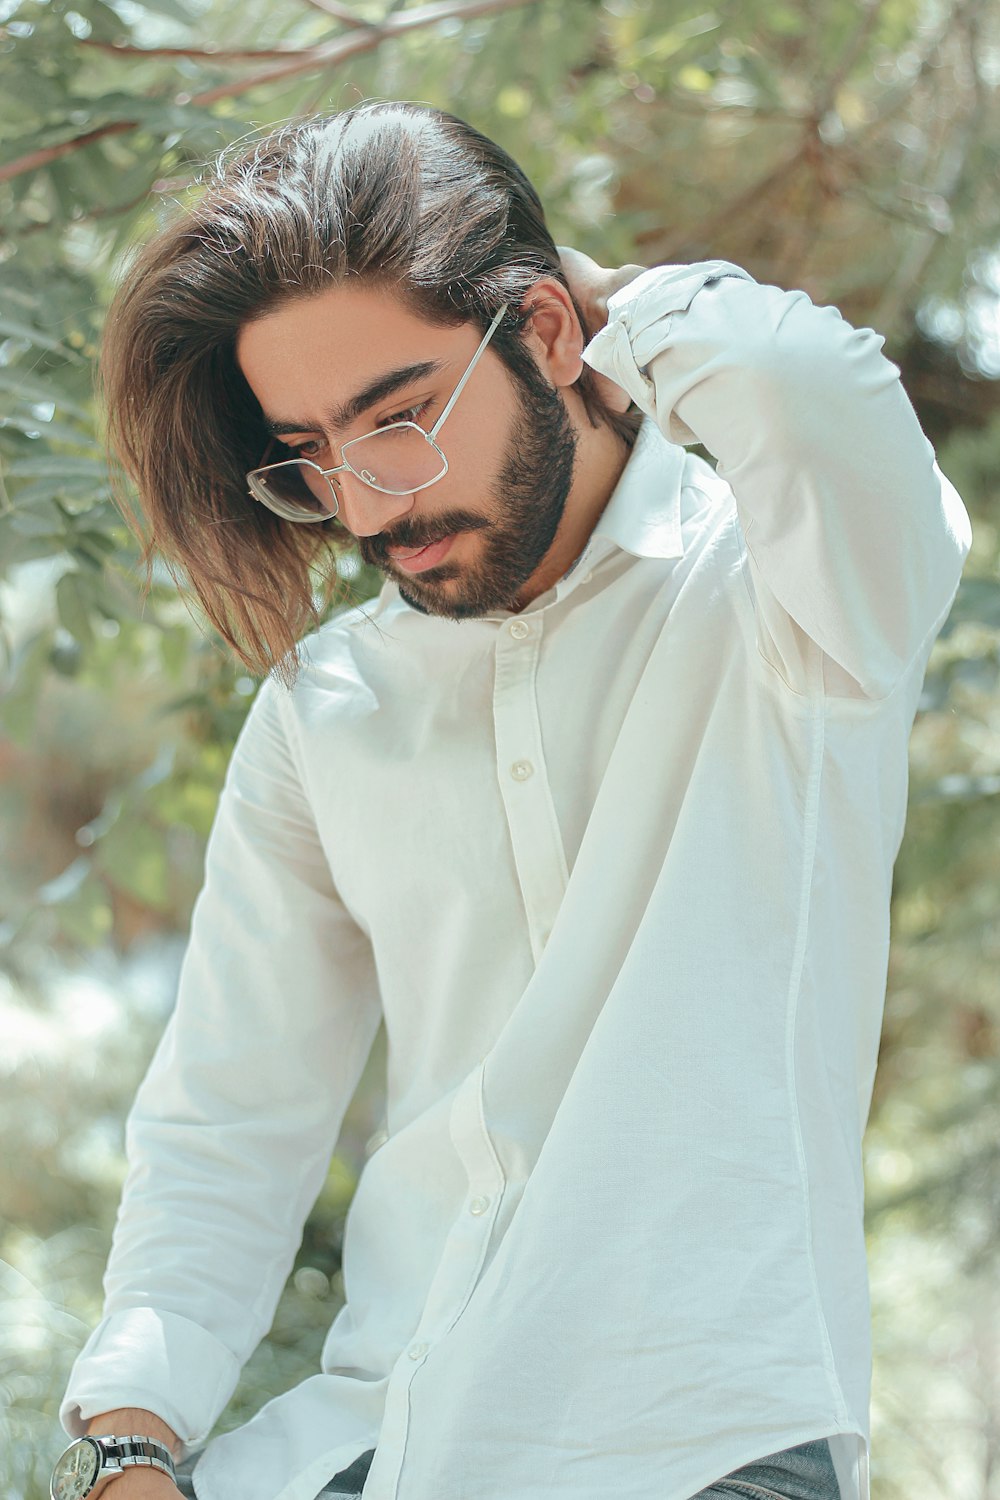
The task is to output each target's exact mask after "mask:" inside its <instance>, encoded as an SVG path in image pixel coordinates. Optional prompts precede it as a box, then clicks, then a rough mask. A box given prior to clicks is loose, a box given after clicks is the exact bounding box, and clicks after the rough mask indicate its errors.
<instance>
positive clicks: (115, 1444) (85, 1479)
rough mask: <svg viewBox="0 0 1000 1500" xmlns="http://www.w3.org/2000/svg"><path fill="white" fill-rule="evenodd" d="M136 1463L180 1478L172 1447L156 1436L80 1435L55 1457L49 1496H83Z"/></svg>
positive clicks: (67, 1499) (59, 1499) (78, 1499)
mask: <svg viewBox="0 0 1000 1500" xmlns="http://www.w3.org/2000/svg"><path fill="white" fill-rule="evenodd" d="M136 1466H141V1467H144V1468H147V1469H150V1468H151V1469H162V1471H163V1473H164V1474H169V1475H170V1478H171V1479H174V1480H176V1478H177V1474H176V1471H175V1470H174V1461H173V1458H172V1457H171V1456H170V1449H169V1448H165V1447H164V1446H163V1444H162V1443H157V1442H155V1441H154V1439H153V1438H149V1437H142V1436H140V1435H133V1436H132V1437H113V1436H111V1435H110V1434H105V1433H101V1434H97V1435H95V1436H94V1437H82V1438H77V1439H76V1441H75V1442H73V1443H70V1445H69V1447H68V1448H67V1449H66V1451H65V1453H63V1454H62V1455H61V1456H60V1457H59V1458H58V1459H57V1460H56V1466H55V1468H54V1469H53V1470H52V1483H51V1485H50V1486H49V1495H50V1500H84V1497H85V1496H86V1495H90V1494H92V1493H93V1491H94V1489H95V1488H96V1486H97V1485H98V1483H99V1482H100V1481H101V1480H102V1479H110V1478H112V1477H116V1476H117V1475H119V1474H124V1472H125V1470H126V1469H131V1468H133V1467H136Z"/></svg>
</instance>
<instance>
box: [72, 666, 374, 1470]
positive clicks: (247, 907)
mask: <svg viewBox="0 0 1000 1500" xmlns="http://www.w3.org/2000/svg"><path fill="white" fill-rule="evenodd" d="M285 696H286V695H285V692H284V689H282V688H281V687H280V686H278V685H277V684H276V683H274V682H273V681H268V682H266V683H265V684H264V686H263V687H262V689H261V691H260V693H259V695H258V697H257V700H256V702H255V704H254V706H253V708H252V710H251V713H250V715H249V717H248V720H247V723H246V726H245V728H244V730H243V733H242V735H241V737H240V740H239V742H238V744H237V747H236V750H235V752H234V754H233V758H232V760H231V763H230V767H229V771H228V774H227V778H226V783H225V787H224V790H223V793H222V797H221V800H220V804H219V809H218V813H217V816H216V820H215V824H214V827H213V831H212V835H211V838H210V840H209V845H208V851H207V857H206V877H205V884H204V887H203V889H202V892H201V894H200V896H199V898H198V901H197V903H196V905H195V910H194V915H193V918H192V926H191V938H190V943H189V946H188V950H187V953H186V956H185V960H184V964H183V967H182V971H181V978H180V986H179V991H178V998H177V1004H176V1007H175V1009H174V1013H173V1015H172V1017H171V1019H170V1021H169V1023H168V1025H167V1028H166V1031H165V1033H164V1036H163V1038H162V1040H161V1042H160V1045H159V1047H158V1049H157V1051H156V1053H155V1055H154V1057H153V1060H152V1063H151V1064H150V1067H149V1070H148V1072H147V1074H146V1077H145V1079H144V1081H143V1083H142V1085H141V1087H140V1089H139V1091H138V1094H137V1096H136V1099H135V1103H134V1105H133V1107H132V1110H131V1113H130V1115H129V1118H128V1123H127V1127H126V1146H127V1154H128V1174H127V1178H126V1182H125V1187H124V1190H123V1195H122V1200H121V1204H120V1208H119V1213H118V1220H117V1224H116V1227H115V1233H114V1239H113V1244H112V1249H111V1255H110V1259H109V1262H108V1267H107V1272H106V1275H105V1293H106V1302H105V1308H104V1317H103V1320H102V1321H101V1323H100V1324H99V1326H98V1327H97V1328H96V1329H95V1330H94V1332H93V1334H92V1335H91V1337H90V1339H89V1341H88V1342H87V1344H86V1346H85V1347H84V1349H83V1351H82V1352H81V1354H80V1356H79V1358H78V1359H77V1361H76V1364H75V1366H74V1368H73V1371H72V1373H71V1376H70V1380H69V1384H68V1388H67V1391H66V1394H65V1397H64V1400H63V1403H62V1406H61V1410H60V1417H61V1420H62V1422H63V1425H64V1427H65V1428H66V1430H67V1431H68V1432H69V1433H71V1434H73V1435H78V1434H79V1433H81V1432H82V1431H83V1430H84V1428H85V1425H86V1422H87V1421H88V1420H89V1419H90V1418H91V1417H93V1416H95V1415H97V1414H98V1413H100V1412H102V1411H106V1410H110V1409H114V1408H118V1407H126V1406H135V1407H142V1408H145V1409H147V1410H150V1411H153V1412H155V1413H156V1414H157V1415H158V1416H160V1417H162V1418H163V1420H164V1421H166V1422H168V1423H169V1424H170V1426H171V1427H172V1428H173V1429H174V1430H175V1431H176V1432H177V1434H178V1436H179V1437H180V1438H181V1439H182V1440H183V1441H184V1442H185V1444H186V1445H188V1446H190V1445H192V1444H194V1443H197V1442H200V1441H201V1440H202V1439H203V1438H204V1437H205V1436H206V1435H207V1433H208V1432H209V1431H210V1429H211V1428H212V1426H213V1424H214V1423H215V1421H216V1419H217V1417H218V1415H219V1413H220V1412H221V1410H222V1409H223V1407H224V1406H225V1404H226V1402H227V1401H228V1399H229V1397H230V1395H231V1394H232V1391H233V1389H234V1387H235V1384H236V1380H237V1378H238V1375H239V1371H240V1368H241V1366H242V1365H243V1363H244V1362H245V1361H246V1359H247V1358H248V1357H249V1355H250V1354H251V1353H252V1351H253V1349H254V1348H255V1346H256V1345H257V1343H258V1342H259V1341H260V1339H261V1337H262V1336H263V1334H264V1333H265V1332H266V1330H267V1328H268V1327H269V1325H270V1321H271V1318H272V1316H273V1313H274V1308H275V1306H276V1303H277V1299H278V1297H279V1295H280V1293H281V1289H282V1287H283V1285H284V1282H285V1279H286V1278H287V1275H288V1272H289V1270H290V1268H291V1264H292V1261H293V1258H294V1255H295V1251H296V1249H297V1247H298V1244H299V1241H300V1239H301V1234H302V1226H303V1223H304V1220H305V1217H306V1215H307V1213H308V1212H309V1209H310V1207H311V1206H312V1204H313V1202H314V1201H315V1198H316V1195H317V1193H318V1192H319V1189H320V1187H321V1185H322V1182H323V1178H324V1175H325V1172H326V1170H327V1167H328V1164H329V1159H330V1155H331V1152H332V1150H333V1148H334V1146H335V1144H336V1139H337V1136H338V1134H339V1131H340V1127H341V1124H342V1121H343V1116H344V1112H345V1110H346V1107H347V1105H348V1103H349V1101H350V1098H351V1096H352V1094H353V1092H354V1089H355V1087H356V1086H357V1083H358V1080H359V1078H360V1076H361V1072H362V1070H363V1068H364V1064H365V1061H366V1059H367V1056H368V1054H369V1051H370V1049H371V1044H372V1041H373V1039H374V1036H375V1032H376V1030H377V1028H378V1024H379V1020H380V1017H381V1006H380V1001H379V994H378V986H377V981H376V977H375V971H374V963H373V959H372V954H371V946H370V943H369V941H368V939H367V937H366V936H365V935H364V934H363V933H362V932H361V931H360V929H359V928H358V927H357V925H356V924H355V923H354V921H353V920H352V919H351V918H350V916H349V915H348V913H347V912H346V910H345V908H344V906H343V904H342V903H341V902H340V900H339V899H338V896H337V893H336V891H335V889H334V887H333V883H332V880H331V876H330V871H329V867H328V863H327V860H326V858H325V857H324V854H323V850H322V847H321V843H320V839H319V836H318V832H317V829H316V826H315V823H314V820H313V816H312V812H311V809H310V807H309V805H308V802H307V799H306V797H305V795H304V793H303V790H302V786H301V782H300V778H299V775H298V772H297V769H296V746H295V743H294V738H293V736H292V734H291V733H290V732H287V731H286V725H285V713H284V711H283V702H282V700H283V698H285Z"/></svg>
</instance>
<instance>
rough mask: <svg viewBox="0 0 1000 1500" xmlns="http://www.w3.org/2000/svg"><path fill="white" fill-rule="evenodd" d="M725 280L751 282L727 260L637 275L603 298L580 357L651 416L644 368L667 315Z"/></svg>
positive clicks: (663, 337) (663, 333)
mask: <svg viewBox="0 0 1000 1500" xmlns="http://www.w3.org/2000/svg"><path fill="white" fill-rule="evenodd" d="M730 276H731V277H735V278H736V279H737V280H739V281H753V277H752V276H751V275H750V274H749V272H747V271H743V270H741V269H740V267H739V266H734V265H732V264H731V263H730V262H729V261H727V260H703V261H698V262H696V263H695V264H694V265H690V266H653V268H652V269H651V270H649V271H643V273H642V275H641V276H637V277H636V278H635V280H634V281H630V282H628V283H627V284H626V285H625V286H623V287H622V288H621V289H620V291H617V292H615V293H613V294H612V296H610V297H609V298H608V321H607V322H606V323H605V325H604V327H603V328H601V329H600V330H599V331H598V332H597V333H596V334H595V335H594V337H593V338H592V339H591V341H590V343H589V344H588V345H587V347H586V348H585V349H584V351H583V358H584V359H585V360H586V362H587V364H588V365H590V366H591V368H592V369H594V370H596V371H597V372H598V374H599V375H606V376H607V377H608V378H609V379H610V380H613V381H614V382H615V385H619V386H621V388H622V390H623V391H626V392H627V393H628V395H630V396H631V398H632V400H633V401H634V402H635V404H636V405H637V406H638V407H639V408H640V409H641V410H642V411H644V412H645V413H646V415H647V416H654V415H655V411H656V398H655V393H654V390H653V382H652V380H651V379H650V378H649V375H648V374H647V370H648V368H649V365H650V363H651V362H652V360H653V359H655V357H656V355H657V354H659V353H660V352H661V350H662V349H663V348H664V346H665V344H666V341H667V335H668V333H669V331H670V319H671V316H672V314H674V313H678V312H686V311H687V309H688V308H689V307H690V305H691V303H692V302H693V301H694V298H695V296H696V295H697V293H698V292H700V291H701V289H702V287H703V286H707V285H708V284H709V283H710V282H712V281H722V280H723V279H725V278H726V277H730Z"/></svg>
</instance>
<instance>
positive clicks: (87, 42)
mask: <svg viewBox="0 0 1000 1500" xmlns="http://www.w3.org/2000/svg"><path fill="white" fill-rule="evenodd" d="M77 40H78V42H79V44H80V46H81V47H96V48H97V49H98V51H99V52H110V53H111V54H112V55H113V56H117V57H197V58H203V59H204V61H205V62H242V61H244V60H245V59H247V58H255V57H304V56H305V55H306V53H307V52H316V51H318V50H319V49H318V47H311V48H310V47H296V46H294V45H289V46H287V47H216V46H215V45H214V44H213V43H212V42H206V43H205V45H204V46H203V47H133V46H132V45H131V43H129V42H98V41H96V40H95V39H94V38H93V37H89V36H85V37H78V38H77Z"/></svg>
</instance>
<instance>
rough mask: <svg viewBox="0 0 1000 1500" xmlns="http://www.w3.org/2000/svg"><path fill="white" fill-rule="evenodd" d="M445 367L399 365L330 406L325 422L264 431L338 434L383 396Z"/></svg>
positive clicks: (429, 362)
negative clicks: (325, 431)
mask: <svg viewBox="0 0 1000 1500" xmlns="http://www.w3.org/2000/svg"><path fill="white" fill-rule="evenodd" d="M444 367H445V361H444V360H441V359H425V360H421V361H420V363H419V364H415V365H400V367H399V369H397V370H387V371H386V372H385V373H384V374H383V375H376V376H375V379H374V380H370V381H369V382H368V384H367V385H366V386H364V387H363V388H362V389H361V390H360V391H356V392H355V394H354V395H353V396H350V397H349V398H348V399H347V400H346V401H345V402H343V403H342V405H340V406H333V407H331V408H330V410H329V411H328V412H327V414H326V421H325V422H287V421H284V420H282V421H277V420H275V421H268V422H266V424H265V425H266V427H267V430H268V432H269V433H271V435H272V436H273V437H281V436H282V434H284V433H288V432H323V431H324V430H325V429H326V428H327V427H329V428H331V429H333V430H339V429H341V428H343V427H349V426H350V425H351V423H352V422H354V421H356V420H357V418H358V417H360V416H362V415H363V414H364V413H365V412H366V411H368V409H369V408H370V407H372V406H375V405H377V404H378V402H380V401H384V400H385V399H386V397H387V396H393V395H395V393H396V391H399V390H402V389H403V387H404V386H407V385H411V384H412V383H413V382H414V381H415V380H425V379H426V378H427V376H428V375H437V374H438V373H439V372H440V371H441V370H443V369H444Z"/></svg>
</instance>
